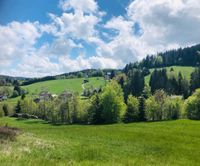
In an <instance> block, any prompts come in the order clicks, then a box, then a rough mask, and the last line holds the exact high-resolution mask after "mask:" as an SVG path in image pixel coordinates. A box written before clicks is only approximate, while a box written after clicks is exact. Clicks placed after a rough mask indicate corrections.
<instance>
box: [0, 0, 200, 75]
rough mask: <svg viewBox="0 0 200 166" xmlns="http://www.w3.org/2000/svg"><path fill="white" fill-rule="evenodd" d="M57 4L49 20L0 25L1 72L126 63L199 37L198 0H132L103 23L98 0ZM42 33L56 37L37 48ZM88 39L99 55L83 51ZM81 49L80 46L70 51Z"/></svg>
mask: <svg viewBox="0 0 200 166" xmlns="http://www.w3.org/2000/svg"><path fill="white" fill-rule="evenodd" d="M59 7H60V8H61V9H62V10H63V13H62V14H61V15H60V16H58V15H55V14H52V13H51V14H49V16H50V18H51V22H50V23H49V24H40V23H39V22H33V23H32V22H24V23H20V22H16V21H13V22H11V23H9V24H8V25H0V50H1V51H0V70H1V72H0V73H2V74H3V73H6V74H11V75H18V76H19V75H23V76H44V75H51V74H58V73H64V72H69V71H77V70H82V69H86V68H123V67H124V65H125V64H126V63H129V62H134V61H136V60H139V59H141V58H143V57H145V56H146V55H147V54H154V53H157V52H160V51H163V50H167V49H171V48H177V47H180V46H188V45H192V44H195V43H199V42H200V28H199V27H200V12H199V11H200V3H199V1H198V0H176V1H174V0H153V1H149V0H134V1H132V2H131V3H130V4H129V6H128V7H127V8H126V10H127V13H126V14H124V15H121V16H118V17H113V18H112V19H110V20H108V21H107V22H106V23H105V24H104V25H102V24H103V23H102V19H103V15H104V14H105V13H104V12H102V11H101V10H100V9H99V6H98V4H97V2H96V1H95V0H61V1H60V3H59ZM136 24H137V25H139V26H138V27H140V29H138V28H135V27H136V26H135V25H136ZM110 31H113V32H114V34H111V33H109V32H110ZM43 34H48V35H50V36H51V37H52V38H53V40H52V41H51V42H46V43H43V44H42V45H41V46H40V47H39V48H38V46H37V47H36V46H35V45H36V44H37V42H38V39H40V37H42V35H43ZM101 35H103V36H104V37H105V38H107V39H108V40H107V41H106V40H103V39H102V38H101V37H100V36H101ZM85 43H87V44H88V45H92V46H93V47H94V49H96V54H94V55H93V56H91V55H90V56H89V55H85V54H86V52H87V51H86V48H84V47H85ZM77 48H78V49H80V50H81V51H77V52H76V54H77V55H76V56H75V55H74V54H73V55H71V51H72V50H73V49H77ZM80 53H81V54H80ZM13 64H16V67H13ZM9 68H10V69H9Z"/></svg>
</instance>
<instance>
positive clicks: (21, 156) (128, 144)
mask: <svg viewBox="0 0 200 166" xmlns="http://www.w3.org/2000/svg"><path fill="white" fill-rule="evenodd" d="M6 123H7V124H8V125H9V126H15V127H18V128H20V129H21V130H22V132H21V134H20V135H18V136H17V139H16V141H13V142H6V143H4V144H1V145H0V163H1V165H13V166H18V165H20V166H21V165H22V166H23V165H24V166H25V165H31V166H32V165H33V166H34V165H35V166H38V165H40V166H42V165H136V166H137V165H139V166H140V165H170V166H171V165H187V166H190V165H191V166H195V165H199V163H200V158H199V156H200V150H199V149H200V130H199V128H200V122H199V121H191V120H177V121H163V122H154V123H151V122H146V123H132V124H114V125H97V126H92V125H90V126H89V125H88V126H87V125H60V126H54V125H51V124H48V123H46V122H44V121H41V120H17V119H14V118H1V119H0V124H1V125H4V124H6Z"/></svg>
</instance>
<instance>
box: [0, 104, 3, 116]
mask: <svg viewBox="0 0 200 166" xmlns="http://www.w3.org/2000/svg"><path fill="white" fill-rule="evenodd" d="M3 116H4V111H3V108H2V106H1V105H0V118H1V117H3Z"/></svg>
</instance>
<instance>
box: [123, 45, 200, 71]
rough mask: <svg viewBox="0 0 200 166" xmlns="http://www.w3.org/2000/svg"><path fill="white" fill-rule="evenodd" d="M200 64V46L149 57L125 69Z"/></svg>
mask: <svg viewBox="0 0 200 166" xmlns="http://www.w3.org/2000/svg"><path fill="white" fill-rule="evenodd" d="M199 64H200V44H198V45H195V46H192V47H186V48H179V49H174V50H170V51H166V52H163V53H158V54H157V55H147V57H146V58H144V59H143V60H142V61H141V62H135V63H130V64H128V65H127V66H126V67H125V71H126V68H130V67H135V68H141V69H142V68H148V69H150V68H157V67H167V66H199Z"/></svg>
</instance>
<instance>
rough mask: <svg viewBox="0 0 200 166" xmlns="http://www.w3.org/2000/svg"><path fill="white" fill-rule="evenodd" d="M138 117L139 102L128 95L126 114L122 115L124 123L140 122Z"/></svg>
mask: <svg viewBox="0 0 200 166" xmlns="http://www.w3.org/2000/svg"><path fill="white" fill-rule="evenodd" d="M139 115H140V112H139V101H138V99H137V98H136V97H133V96H132V95H129V96H128V100H127V108H126V113H125V115H124V122H126V123H130V122H137V121H139V120H140V119H139Z"/></svg>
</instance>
